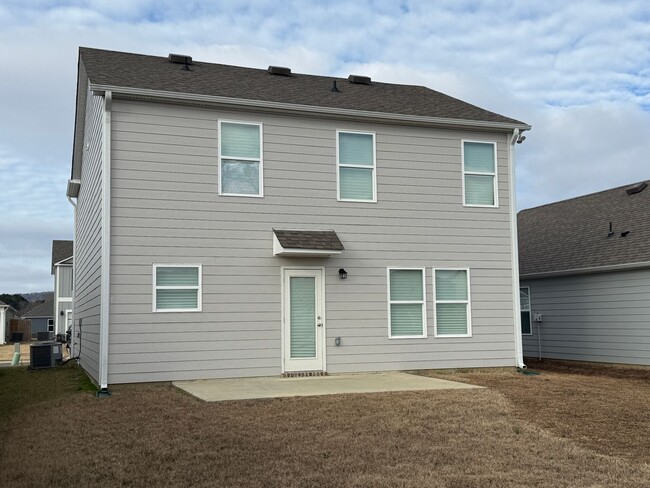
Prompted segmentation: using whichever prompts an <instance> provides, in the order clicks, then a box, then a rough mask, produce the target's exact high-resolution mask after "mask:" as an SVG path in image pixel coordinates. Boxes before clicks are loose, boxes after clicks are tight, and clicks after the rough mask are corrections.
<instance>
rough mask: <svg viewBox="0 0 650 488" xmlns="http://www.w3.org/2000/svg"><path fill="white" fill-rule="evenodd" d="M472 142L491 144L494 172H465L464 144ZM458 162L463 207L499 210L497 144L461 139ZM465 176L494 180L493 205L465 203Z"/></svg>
mask: <svg viewBox="0 0 650 488" xmlns="http://www.w3.org/2000/svg"><path fill="white" fill-rule="evenodd" d="M466 142H474V143H478V144H492V147H493V150H494V172H489V173H486V172H482V171H465V143H466ZM460 155H461V156H460V160H461V161H460V162H461V165H462V167H463V168H462V169H463V181H462V184H463V207H478V208H499V172H498V167H499V161H498V160H497V143H496V142H494V141H475V140H471V139H461V140H460ZM465 175H477V176H492V177H493V178H494V180H493V183H494V205H478V204H475V203H467V202H466V201H465Z"/></svg>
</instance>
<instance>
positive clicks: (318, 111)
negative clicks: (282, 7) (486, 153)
mask: <svg viewBox="0 0 650 488" xmlns="http://www.w3.org/2000/svg"><path fill="white" fill-rule="evenodd" d="M90 89H91V90H92V91H93V93H94V94H96V95H99V94H102V93H104V92H111V93H112V94H113V95H114V96H119V95H125V96H130V97H143V98H149V99H156V100H167V101H170V100H175V101H184V102H194V103H203V104H213V105H227V106H232V107H240V108H242V107H252V108H255V109H267V110H272V111H281V112H290V113H293V114H296V113H303V114H312V115H331V116H336V117H355V118H358V117H362V118H371V119H376V120H382V121H390V122H405V123H409V124H422V125H436V126H441V127H450V126H454V127H472V128H475V129H476V128H480V129H499V130H513V129H521V130H522V131H523V130H529V129H530V126H529V125H526V124H523V123H522V124H517V123H508V122H489V121H482V120H465V119H448V118H443V117H427V116H422V115H405V114H392V113H384V112H372V111H368V110H355V109H346V108H337V107H321V106H313V105H300V104H296V103H284V102H271V101H267V100H248V99H245V98H230V97H222V96H215V95H201V94H196V93H181V92H169V91H163V90H150V89H146V88H131V87H122V86H113V85H101V84H94V83H91V84H90Z"/></svg>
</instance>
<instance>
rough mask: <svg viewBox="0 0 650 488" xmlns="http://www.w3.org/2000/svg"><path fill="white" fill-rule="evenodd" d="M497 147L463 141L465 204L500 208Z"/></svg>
mask: <svg viewBox="0 0 650 488" xmlns="http://www.w3.org/2000/svg"><path fill="white" fill-rule="evenodd" d="M496 151H497V147H496V144H495V143H492V142H470V141H463V204H464V205H467V206H472V207H498V206H499V198H498V184H497V165H496Z"/></svg>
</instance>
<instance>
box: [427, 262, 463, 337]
mask: <svg viewBox="0 0 650 488" xmlns="http://www.w3.org/2000/svg"><path fill="white" fill-rule="evenodd" d="M436 271H466V273H467V300H437V299H436ZM432 277H433V336H434V337H436V338H438V337H439V338H441V339H447V338H454V337H456V338H458V337H472V293H471V291H470V284H471V279H470V269H469V268H433V270H432ZM439 303H465V304H467V334H438V310H437V306H438V304H439Z"/></svg>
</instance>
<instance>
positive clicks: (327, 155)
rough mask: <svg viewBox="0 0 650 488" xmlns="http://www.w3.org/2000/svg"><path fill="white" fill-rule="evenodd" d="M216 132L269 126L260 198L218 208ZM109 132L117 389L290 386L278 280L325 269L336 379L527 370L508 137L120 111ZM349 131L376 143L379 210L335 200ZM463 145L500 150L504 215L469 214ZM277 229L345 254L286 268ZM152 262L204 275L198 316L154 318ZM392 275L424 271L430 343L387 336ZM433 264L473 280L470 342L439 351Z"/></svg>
mask: <svg viewBox="0 0 650 488" xmlns="http://www.w3.org/2000/svg"><path fill="white" fill-rule="evenodd" d="M218 119H226V120H238V121H250V122H260V123H262V124H263V138H264V145H263V147H264V151H263V158H264V162H263V165H264V169H263V171H264V198H250V197H224V196H220V195H218V165H217V148H218V145H217V144H218V140H217V137H218V133H217V127H218V124H217V121H218ZM112 124H113V132H112V142H111V143H112V162H111V164H112V174H111V182H112V188H111V191H112V214H111V320H110V322H111V325H110V347H109V383H122V382H138V381H160V380H175V379H191V378H210V377H234V376H263V375H278V374H280V372H281V364H282V354H281V310H282V306H281V267H282V266H294V267H296V266H302V265H304V266H325V269H326V279H325V293H326V324H325V327H326V337H327V339H326V343H327V346H326V347H327V352H326V361H327V367H326V369H327V371H329V372H331V373H337V372H354V371H380V370H400V369H416V368H450V367H474V366H476V367H478V366H513V365H515V345H514V325H513V323H514V322H513V321H514V318H513V310H512V269H511V257H512V256H511V247H510V224H509V205H510V202H509V192H508V183H509V181H508V178H509V176H508V169H507V157H508V145H507V139H506V135H505V134H490V133H479V132H469V131H451V130H449V131H446V130H436V129H431V128H413V127H411V128H409V127H404V126H397V125H381V124H375V123H358V122H350V121H346V122H337V121H335V120H324V119H312V118H300V117H288V116H280V115H254V114H251V113H243V112H242V113H236V112H230V111H225V110H217V109H212V108H199V107H183V106H174V105H163V104H153V103H145V102H129V101H124V100H114V103H113V114H112ZM337 129H341V130H360V131H374V132H376V141H377V199H378V202H377V203H352V202H337V200H336V195H337V186H336V185H337V183H336V181H337V175H336V171H337V168H336V130H337ZM461 139H472V140H486V141H497V142H498V147H497V149H498V179H499V203H500V207H499V208H496V209H494V208H467V207H463V206H462V186H461V185H462V165H461ZM272 228H278V229H282V228H289V229H334V230H335V231H336V232H337V234H338V235H339V237H340V238H341V241H342V242H343V244H344V246H345V251H344V252H343V253H342V254H341V255H339V256H337V257H332V258H329V259H326V258H281V257H274V256H273V255H272ZM154 263H179V264H183V263H185V264H202V265H203V290H202V291H203V310H202V312H188V313H152V265H153V264H154ZM388 266H391V267H400V266H403V267H426V283H427V295H426V304H427V309H428V311H427V315H428V324H427V329H428V337H427V338H426V339H388V317H387V314H388V304H387V296H386V292H387V283H386V282H387V277H386V268H387V267H388ZM432 267H463V268H465V267H469V268H470V272H471V294H472V311H471V313H472V325H473V327H472V328H473V337H471V338H448V339H444V338H434V329H433V327H434V322H433V320H434V319H433V317H434V315H433V296H432V271H431V269H432ZM339 268H345V269H346V270H347V271H348V279H347V280H340V279H339V277H338V269H339ZM337 336H338V337H341V340H342V345H341V346H339V347H336V346H335V345H334V339H335V338H336V337H337Z"/></svg>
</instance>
